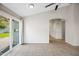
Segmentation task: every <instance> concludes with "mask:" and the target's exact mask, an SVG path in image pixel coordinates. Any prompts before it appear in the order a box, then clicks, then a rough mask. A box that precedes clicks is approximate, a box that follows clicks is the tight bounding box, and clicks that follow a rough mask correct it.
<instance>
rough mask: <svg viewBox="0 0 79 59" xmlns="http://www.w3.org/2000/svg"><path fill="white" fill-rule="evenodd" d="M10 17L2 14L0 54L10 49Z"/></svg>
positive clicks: (0, 17) (0, 22)
mask: <svg viewBox="0 0 79 59" xmlns="http://www.w3.org/2000/svg"><path fill="white" fill-rule="evenodd" d="M9 25H10V19H7V18H5V17H3V16H0V55H2V54H4V53H5V52H7V51H8V50H9V47H10V45H9V40H10V32H9V30H10V27H9Z"/></svg>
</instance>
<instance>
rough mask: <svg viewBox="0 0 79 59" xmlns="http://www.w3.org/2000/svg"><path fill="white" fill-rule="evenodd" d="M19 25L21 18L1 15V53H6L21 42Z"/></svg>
mask: <svg viewBox="0 0 79 59" xmlns="http://www.w3.org/2000/svg"><path fill="white" fill-rule="evenodd" d="M19 25H20V20H14V19H8V18H6V17H3V16H0V55H3V54H4V53H5V54H6V52H7V51H10V50H12V48H13V47H15V46H16V45H18V44H19V42H21V33H20V32H21V31H20V30H19V29H20V28H19ZM19 33H20V34H19Z"/></svg>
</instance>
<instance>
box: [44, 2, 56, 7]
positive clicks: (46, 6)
mask: <svg viewBox="0 0 79 59" xmlns="http://www.w3.org/2000/svg"><path fill="white" fill-rule="evenodd" d="M53 4H55V3H50V4H49V5H46V6H45V8H47V7H49V6H51V5H53Z"/></svg>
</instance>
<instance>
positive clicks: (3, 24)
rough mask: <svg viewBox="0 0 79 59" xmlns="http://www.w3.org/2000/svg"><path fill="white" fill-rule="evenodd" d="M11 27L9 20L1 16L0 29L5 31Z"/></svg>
mask: <svg viewBox="0 0 79 59" xmlns="http://www.w3.org/2000/svg"><path fill="white" fill-rule="evenodd" d="M8 25H9V19H7V18H5V17H3V16H0V28H2V29H4V28H6V27H7V26H8Z"/></svg>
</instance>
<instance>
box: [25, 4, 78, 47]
mask: <svg viewBox="0 0 79 59" xmlns="http://www.w3.org/2000/svg"><path fill="white" fill-rule="evenodd" d="M78 15H79V5H78V4H72V5H70V6H66V7H63V8H59V9H58V10H57V11H54V10H51V11H48V12H45V13H40V14H36V15H33V16H29V17H26V18H25V19H24V27H25V29H24V33H25V34H24V39H25V43H48V42H49V39H48V38H49V20H51V19H57V18H58V19H63V20H65V41H66V42H67V43H69V44H71V45H75V46H79V36H78V35H79V26H78V25H79V16H78Z"/></svg>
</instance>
